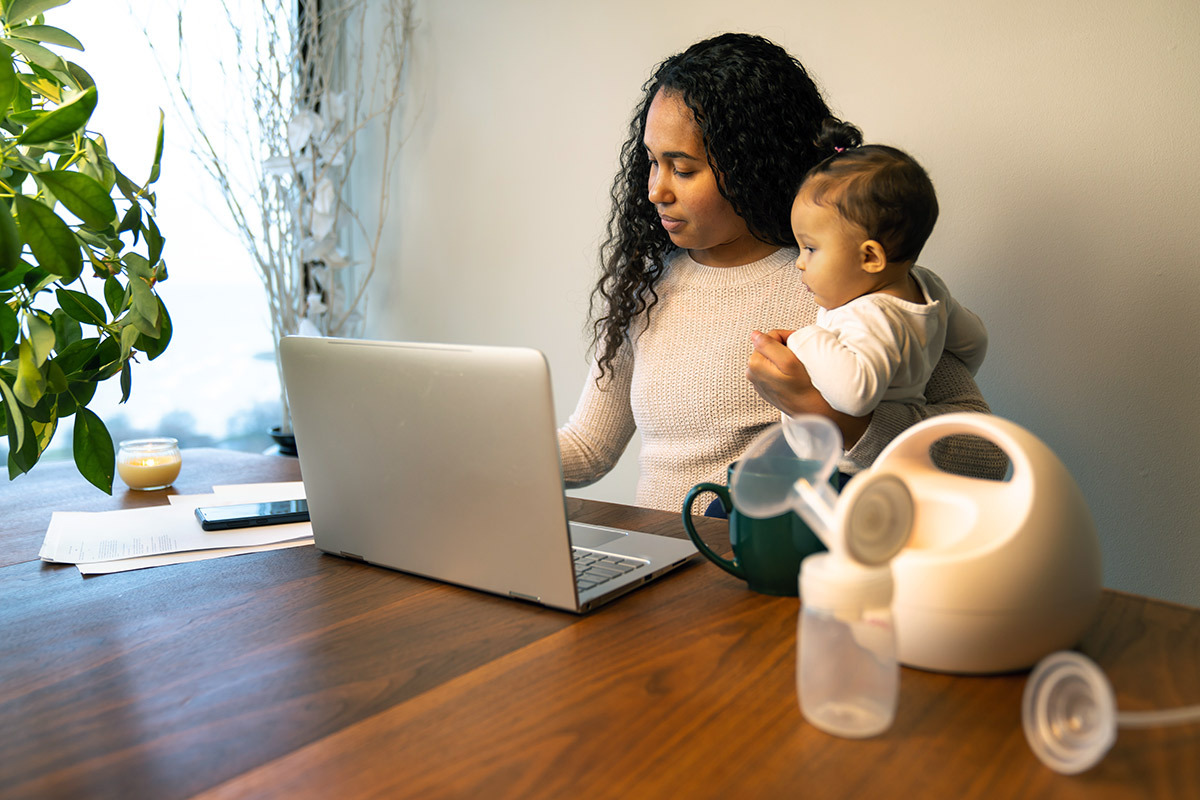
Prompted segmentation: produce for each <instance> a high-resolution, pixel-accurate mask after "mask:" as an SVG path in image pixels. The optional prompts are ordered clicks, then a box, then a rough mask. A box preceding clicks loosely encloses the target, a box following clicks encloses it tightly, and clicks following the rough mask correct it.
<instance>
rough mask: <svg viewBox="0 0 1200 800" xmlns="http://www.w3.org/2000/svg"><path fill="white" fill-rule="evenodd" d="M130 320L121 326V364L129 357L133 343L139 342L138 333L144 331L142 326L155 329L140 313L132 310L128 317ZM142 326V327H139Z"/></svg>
mask: <svg viewBox="0 0 1200 800" xmlns="http://www.w3.org/2000/svg"><path fill="white" fill-rule="evenodd" d="M127 319H128V320H129V322H128V323H126V325H125V327H124V328H121V364H122V365H124V363H125V362H126V361H127V360H128V359H129V353H130V351H132V350H133V345H134V344H135V343H136V342H137V338H138V335H139V334H140V333H141V332H142V328H145V327H148V328H150V329H151V330H153V327H154V326H152V325H150V323H148V322H146V321H145V320H144V319H142V316H141V315H140V314H136V313H133V312H130V314H129V316H128V317H127ZM139 326H142V327H139Z"/></svg>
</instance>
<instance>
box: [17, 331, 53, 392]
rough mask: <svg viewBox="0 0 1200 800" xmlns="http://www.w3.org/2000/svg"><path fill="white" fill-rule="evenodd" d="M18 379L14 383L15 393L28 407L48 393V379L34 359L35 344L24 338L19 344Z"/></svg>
mask: <svg viewBox="0 0 1200 800" xmlns="http://www.w3.org/2000/svg"><path fill="white" fill-rule="evenodd" d="M17 352H18V355H17V380H16V382H14V383H13V394H15V395H16V396H17V400H18V401H20V403H21V405H23V406H25V407H26V408H33V407H34V406H36V405H37V403H38V401H39V400H41V399H42V395H43V394H45V393H46V379H45V378H44V377H43V376H42V373H41V370H39V369H38V368H37V364H35V363H34V359H33V345H31V344H30V343H29V340H27V339H22V340H21V342H20V344H18V345H17Z"/></svg>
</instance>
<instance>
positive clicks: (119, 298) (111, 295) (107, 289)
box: [104, 275, 125, 318]
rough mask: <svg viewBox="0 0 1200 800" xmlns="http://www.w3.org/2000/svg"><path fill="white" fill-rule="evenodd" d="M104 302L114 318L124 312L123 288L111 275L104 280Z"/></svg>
mask: <svg viewBox="0 0 1200 800" xmlns="http://www.w3.org/2000/svg"><path fill="white" fill-rule="evenodd" d="M104 302H105V303H107V304H108V310H109V311H110V312H111V313H112V315H113V317H114V318H115V317H119V316H120V315H121V312H122V311H124V310H125V287H124V286H122V285H121V282H120V281H119V280H117V279H116V278H114V277H113V276H111V275H110V276H108V277H107V278H105V279H104Z"/></svg>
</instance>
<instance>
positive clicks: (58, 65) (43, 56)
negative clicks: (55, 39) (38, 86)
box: [0, 37, 67, 72]
mask: <svg viewBox="0 0 1200 800" xmlns="http://www.w3.org/2000/svg"><path fill="white" fill-rule="evenodd" d="M0 42H3V43H4V44H6V45H8V46H9V47H11V48H12V49H13V50H16V51H17V52H18V53H20V54H21V55H22V56H24V57H25V60H26V61H28V62H29V63H30V64H33V65H36V66H39V67H41V68H42V69H45V70H49V71H51V72H66V71H67V62H65V61H63V60H62V58H61V57H60V56H58V55H56V54H55V53H54V52H53V51H52V50H47V49H46V48H44V47H42V46H41V45H40V44H34V43H33V42H30V41H26V40H25V39H13V38H11V37H10V38H7V39H0Z"/></svg>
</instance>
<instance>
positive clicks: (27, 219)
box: [13, 195, 83, 283]
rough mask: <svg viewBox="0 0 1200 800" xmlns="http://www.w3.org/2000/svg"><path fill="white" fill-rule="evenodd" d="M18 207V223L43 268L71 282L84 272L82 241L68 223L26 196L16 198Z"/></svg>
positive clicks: (66, 281)
mask: <svg viewBox="0 0 1200 800" xmlns="http://www.w3.org/2000/svg"><path fill="white" fill-rule="evenodd" d="M13 200H14V203H15V204H16V206H17V223H18V227H19V228H20V231H21V234H22V236H23V237H24V239H25V241H26V242H27V243H28V244H29V249H30V250H32V251H33V257H34V258H35V259H36V260H37V263H38V265H39V266H40V267H42V268H43V269H45V270H46V271H48V272H50V273H52V274H54V275H58V276H59V277H61V278H62V279H63V281H64V282H65V283H71V282H73V281H74V280H75V279H76V278H78V277H79V273H80V272H82V271H83V256H82V255H81V254H80V252H79V240H78V239H76V238H75V234H73V233H71V229H70V228H68V227H67V223H65V222H63V221H62V220H61V219H59V218H58V215H57V214H55V213H54V212H53V211H51V210H50V209H48V208H46V207H45V206H44V205H42V204H41V203H39V202H38V201H36V200H30V199H29V198H28V197H25V196H24V195H17V196H16V197H15V198H13Z"/></svg>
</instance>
